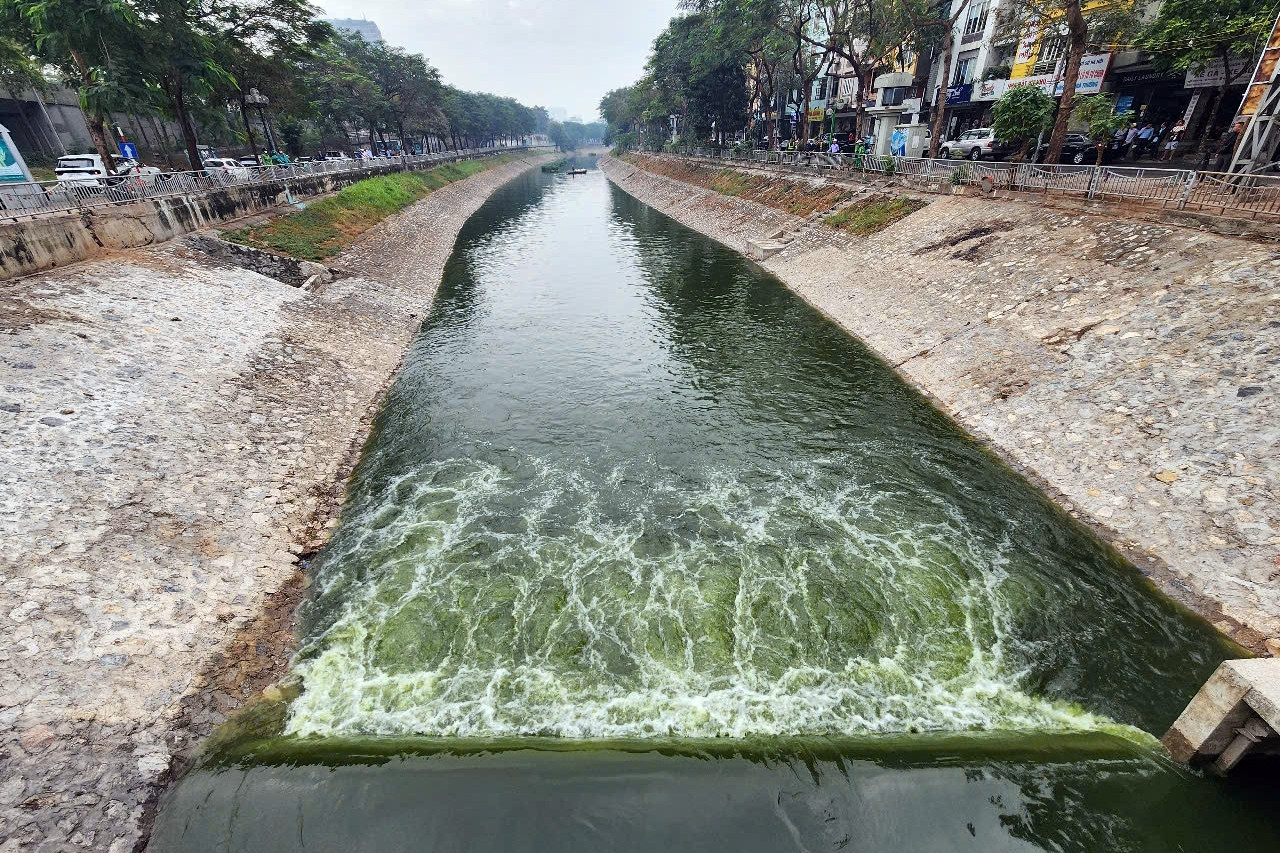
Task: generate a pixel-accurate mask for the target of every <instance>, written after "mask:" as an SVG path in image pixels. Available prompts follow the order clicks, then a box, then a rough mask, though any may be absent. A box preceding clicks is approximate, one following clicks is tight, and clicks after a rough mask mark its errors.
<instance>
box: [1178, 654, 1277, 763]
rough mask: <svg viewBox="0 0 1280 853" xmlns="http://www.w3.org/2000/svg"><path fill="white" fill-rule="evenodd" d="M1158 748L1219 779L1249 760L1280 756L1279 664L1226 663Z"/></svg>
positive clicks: (1272, 660)
mask: <svg viewBox="0 0 1280 853" xmlns="http://www.w3.org/2000/svg"><path fill="white" fill-rule="evenodd" d="M1162 743H1164V746H1165V749H1167V750H1168V751H1169V754H1170V755H1171V756H1173V758H1174V759H1175V760H1177V761H1182V762H1185V763H1187V764H1192V765H1210V767H1211V769H1212V770H1213V772H1215V773H1218V774H1220V775H1225V774H1227V773H1229V772H1231V770H1233V769H1234V768H1235V766H1236V765H1237V764H1239V763H1240V761H1241V759H1243V758H1244V757H1245V756H1247V755H1251V754H1257V753H1262V754H1271V755H1280V658H1257V659H1254V660H1229V661H1224V662H1223V663H1222V665H1221V666H1219V667H1218V669H1217V670H1216V671H1215V672H1214V673H1213V675H1212V676H1211V677H1210V678H1209V680H1208V681H1207V682H1205V685H1204V686H1203V687H1201V688H1200V692H1199V693H1197V694H1196V695H1195V698H1193V699H1192V700H1191V704H1189V705H1187V708H1186V710H1184V711H1183V712H1182V715H1181V716H1179V717H1178V719H1177V721H1176V722H1175V723H1174V724H1173V727H1172V728H1170V729H1169V731H1168V733H1166V734H1165V736H1164V738H1163V739H1162Z"/></svg>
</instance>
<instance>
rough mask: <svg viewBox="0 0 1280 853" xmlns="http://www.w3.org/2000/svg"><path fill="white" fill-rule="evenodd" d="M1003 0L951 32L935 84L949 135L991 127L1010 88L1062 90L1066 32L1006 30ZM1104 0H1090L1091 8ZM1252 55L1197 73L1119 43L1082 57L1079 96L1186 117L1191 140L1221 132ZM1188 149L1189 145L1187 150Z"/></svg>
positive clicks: (981, 4)
mask: <svg viewBox="0 0 1280 853" xmlns="http://www.w3.org/2000/svg"><path fill="white" fill-rule="evenodd" d="M1000 2H1001V0H971V3H970V5H969V7H968V9H966V11H965V14H964V15H962V16H961V18H960V19H959V20H958V21H957V23H956V25H955V29H954V30H953V32H952V38H953V39H954V44H955V48H954V50H953V54H952V60H951V65H950V67H949V68H948V69H945V73H944V72H943V70H942V69H939V71H938V73H937V74H936V75H935V76H934V78H933V86H934V88H935V90H942V91H945V93H946V94H945V99H946V108H947V122H946V132H945V133H944V138H945V139H954V138H955V137H956V136H958V135H959V134H961V133H963V132H964V131H966V130H969V129H971V128H974V127H986V126H990V124H991V122H992V119H993V116H992V107H993V105H994V104H995V102H996V101H997V100H998V99H999V98H1000V96H1001V95H1003V94H1004V93H1005V92H1006V91H1007V90H1008V89H1009V88H1012V87H1017V86H1039V87H1040V88H1041V89H1043V90H1044V91H1045V92H1046V93H1048V94H1050V95H1053V96H1055V97H1061V95H1062V75H1063V71H1064V67H1065V59H1066V56H1065V54H1066V50H1067V36H1066V33H1065V32H1064V31H1063V30H1062V28H1059V27H1038V28H1037V27H1030V28H1027V29H1026V30H1025V31H1024V32H1023V33H1022V34H1021V37H1020V38H1014V37H1011V36H1010V35H1008V34H1006V33H1002V31H1001V28H1000V27H999V26H998V25H997V23H998V22H997V18H998V13H999V8H1000ZM1102 2H1105V0H1090V2H1086V3H1085V4H1084V11H1085V13H1086V14H1087V13H1088V12H1089V10H1090V9H1092V8H1094V7H1096V6H1098V5H1099V4H1100V3H1102ZM1159 8H1160V4H1159V2H1158V0H1152V2H1149V3H1147V5H1146V7H1145V9H1144V10H1143V17H1144V18H1146V19H1147V20H1150V19H1152V18H1154V17H1155V15H1156V14H1157V12H1158V11H1159ZM1255 59H1256V58H1254V57H1235V58H1233V59H1232V61H1231V64H1230V67H1229V71H1227V70H1224V66H1223V63H1222V62H1221V61H1218V62H1216V63H1213V64H1212V65H1210V66H1208V67H1206V68H1202V69H1193V70H1191V71H1185V72H1184V71H1177V72H1164V71H1160V70H1159V69H1157V68H1156V66H1155V64H1154V63H1153V62H1152V61H1151V57H1149V56H1147V55H1145V54H1143V53H1142V52H1140V51H1137V50H1132V49H1127V48H1126V47H1125V46H1123V45H1118V46H1116V47H1115V49H1113V50H1099V51H1098V52H1095V53H1089V54H1086V55H1085V56H1084V57H1083V58H1082V59H1081V64H1080V78H1079V80H1078V81H1077V83H1076V94H1077V95H1094V94H1100V93H1106V94H1111V95H1114V96H1115V99H1116V109H1117V110H1118V111H1120V112H1129V113H1132V114H1133V117H1134V121H1135V122H1138V123H1147V122H1151V123H1153V124H1156V125H1159V124H1162V123H1164V122H1168V123H1170V124H1172V123H1173V122H1176V121H1177V120H1178V119H1183V120H1184V121H1185V122H1186V123H1187V131H1188V133H1187V137H1186V139H1187V140H1188V141H1190V142H1192V143H1194V141H1195V140H1197V139H1200V138H1203V137H1205V136H1206V135H1209V136H1212V135H1215V134H1216V133H1217V132H1218V131H1219V130H1220V129H1221V128H1222V127H1225V126H1226V125H1227V124H1228V123H1229V122H1230V121H1231V118H1232V117H1233V116H1234V114H1235V111H1236V108H1237V106H1238V105H1239V103H1240V98H1241V96H1242V95H1243V94H1244V90H1245V87H1246V84H1247V83H1248V78H1249V72H1250V70H1251V69H1252V67H1253V63H1254V62H1255ZM1227 74H1229V75H1230V78H1231V80H1232V81H1233V82H1232V83H1231V85H1230V86H1229V87H1228V90H1227V95H1226V96H1225V97H1219V92H1220V89H1221V84H1222V82H1223V78H1224V76H1225V75H1227ZM1187 147H1189V146H1186V145H1184V150H1185V149H1186V148H1187Z"/></svg>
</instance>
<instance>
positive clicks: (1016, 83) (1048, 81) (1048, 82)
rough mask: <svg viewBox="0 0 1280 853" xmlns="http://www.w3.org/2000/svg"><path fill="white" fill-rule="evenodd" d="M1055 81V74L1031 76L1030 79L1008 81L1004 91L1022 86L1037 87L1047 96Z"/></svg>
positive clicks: (1021, 78)
mask: <svg viewBox="0 0 1280 853" xmlns="http://www.w3.org/2000/svg"><path fill="white" fill-rule="evenodd" d="M1057 79H1058V75H1057V74H1033V75H1031V76H1030V77H1018V78H1017V79H1015V80H1010V81H1009V84H1008V85H1007V86H1006V87H1005V90H1006V91H1008V90H1009V89H1021V88H1023V87H1024V86H1039V87H1040V88H1041V90H1043V91H1044V93H1045V94H1046V95H1047V94H1049V93H1050V92H1052V91H1053V85H1054V83H1055V82H1057Z"/></svg>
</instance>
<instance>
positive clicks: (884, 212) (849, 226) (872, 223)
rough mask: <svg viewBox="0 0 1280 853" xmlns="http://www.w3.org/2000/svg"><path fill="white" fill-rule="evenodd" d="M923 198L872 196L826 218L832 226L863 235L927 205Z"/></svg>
mask: <svg viewBox="0 0 1280 853" xmlns="http://www.w3.org/2000/svg"><path fill="white" fill-rule="evenodd" d="M927 204H928V202H927V201H924V200H923V199H918V198H910V197H908V196H905V195H904V196H898V197H897V198H872V199H866V200H865V201H856V202H854V203H853V204H851V205H849V206H848V207H846V208H845V209H844V210H842V211H840V212H839V213H836V214H833V215H831V216H828V217H827V218H826V220H825V221H826V223H827V224H828V225H830V226H831V227H832V228H843V229H844V230H845V231H849V232H852V233H854V234H857V235H859V236H862V237H865V236H867V235H869V234H874V233H876V232H877V231H882V230H884V229H885V228H888V227H889V226H890V225H892V224H893V223H895V222H897V221H898V220H899V219H904V218H906V217H908V216H910V215H911V214H913V213H915V212H916V211H917V210H919V209H920V208H922V207H924V206H925V205H927Z"/></svg>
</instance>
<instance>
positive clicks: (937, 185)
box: [647, 148, 1280, 219]
mask: <svg viewBox="0 0 1280 853" xmlns="http://www.w3.org/2000/svg"><path fill="white" fill-rule="evenodd" d="M647 153H663V152H647ZM666 153H677V154H681V155H682V156H691V157H699V158H704V159H710V160H716V161H722V162H735V163H737V162H740V163H744V164H748V163H756V164H762V165H773V166H787V167H792V168H801V169H804V168H811V169H813V170H815V171H817V172H827V173H834V174H861V175H868V176H878V177H881V178H892V179H893V180H895V181H897V182H898V183H900V184H903V185H904V186H909V187H913V188H915V189H921V190H925V191H932V192H940V191H943V190H944V189H947V188H949V187H958V186H971V187H976V188H978V189H979V190H981V191H983V192H987V193H994V192H995V191H997V190H1011V191H1015V192H1019V193H1025V194H1030V195H1035V194H1041V195H1063V196H1077V197H1081V198H1087V199H1104V200H1111V201H1124V202H1128V203H1135V204H1140V205H1144V206H1153V207H1160V208H1164V209H1171V210H1190V211H1198V212H1208V213H1214V214H1219V215H1231V216H1236V217H1239V216H1242V215H1243V216H1247V217H1249V218H1251V219H1258V218H1272V217H1280V176H1274V175H1240V174H1232V173H1228V172H1202V171H1197V170H1193V169H1160V168H1147V167H1140V166H1072V165H1064V164H1046V163H1001V162H991V161H970V160H935V159H929V158H913V157H893V156H887V155H885V156H881V155H876V154H823V153H818V152H807V151H732V150H724V151H717V150H715V149H705V148H695V149H690V150H688V151H683V152H666Z"/></svg>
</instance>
